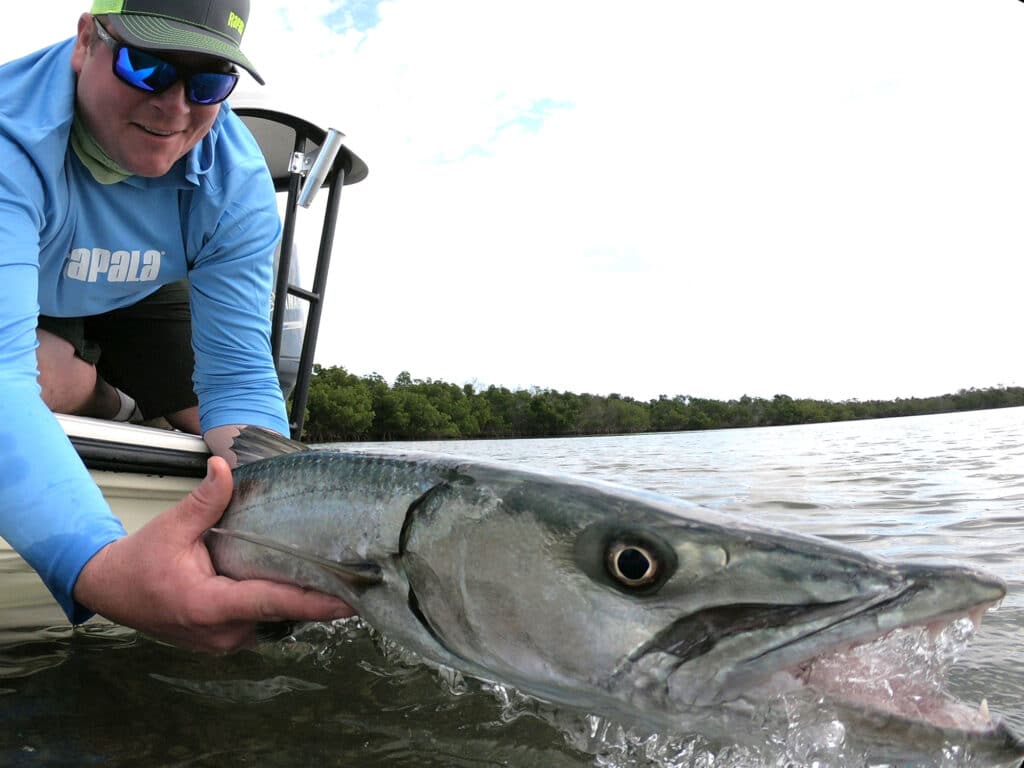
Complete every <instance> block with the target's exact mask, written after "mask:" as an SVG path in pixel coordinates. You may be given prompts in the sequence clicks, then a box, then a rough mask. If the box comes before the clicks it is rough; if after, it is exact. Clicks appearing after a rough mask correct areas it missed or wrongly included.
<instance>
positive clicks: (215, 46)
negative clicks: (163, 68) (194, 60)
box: [90, 0, 263, 85]
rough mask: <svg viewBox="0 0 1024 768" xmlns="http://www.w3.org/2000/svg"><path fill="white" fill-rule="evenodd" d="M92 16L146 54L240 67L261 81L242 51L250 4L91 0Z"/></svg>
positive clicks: (236, 1) (194, 0)
mask: <svg viewBox="0 0 1024 768" xmlns="http://www.w3.org/2000/svg"><path fill="white" fill-rule="evenodd" d="M90 13H92V15H93V16H103V22H104V25H105V26H106V28H107V29H108V30H109V31H111V32H113V33H115V34H116V35H117V36H118V37H119V38H120V39H121V40H122V41H123V42H124V43H125V44H127V45H130V46H133V47H135V48H140V49H142V50H144V51H182V52H187V53H201V54H203V55H206V56H216V57H217V58H219V59H225V60H226V61H230V62H231V63H233V64H237V65H238V66H240V67H242V69H244V70H246V71H247V72H248V73H249V74H250V75H252V76H253V78H254V79H255V80H256V82H258V83H259V84H260V85H263V78H262V77H260V75H259V73H258V72H257V71H256V68H255V67H253V65H252V63H251V62H250V61H249V59H247V58H246V56H245V54H244V53H242V51H241V49H240V48H239V47H238V46H239V45H240V44H241V42H242V33H243V32H245V25H246V22H247V21H248V20H249V0H93V4H92V9H91V10H90Z"/></svg>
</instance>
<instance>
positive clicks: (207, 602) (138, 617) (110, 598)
mask: <svg viewBox="0 0 1024 768" xmlns="http://www.w3.org/2000/svg"><path fill="white" fill-rule="evenodd" d="M232 487H233V484H232V478H231V470H230V469H229V468H228V465H227V463H226V462H225V461H224V459H222V458H220V457H217V456H215V457H213V458H211V459H210V460H209V462H208V463H207V473H206V479H205V480H203V482H202V483H201V484H200V485H199V487H197V488H196V489H195V490H194V491H192V493H190V494H189V495H188V496H187V497H185V498H184V499H183V500H182V501H181V502H179V503H178V504H176V505H175V506H173V507H171V508H170V509H169V510H167V511H166V512H163V513H162V514H161V515H159V516H158V517H156V518H154V519H153V520H151V521H150V522H149V523H147V524H146V525H145V526H143V527H142V528H140V529H139V530H138V531H136V532H135V533H132V534H130V535H128V536H126V537H124V538H123V539H119V540H118V541H115V542H113V543H111V544H108V545H107V546H106V547H104V548H103V549H101V550H100V551H99V552H97V553H96V555H95V556H94V557H93V558H92V559H91V560H90V561H89V562H88V563H86V565H85V567H84V568H83V569H82V572H81V573H80V574H79V577H78V582H77V583H76V584H75V593H74V594H75V599H76V600H77V601H78V602H79V603H81V604H82V605H84V606H86V607H87V608H89V609H91V610H93V611H95V612H96V613H98V614H100V615H101V616H104V617H106V618H108V619H110V620H111V621H114V622H117V623H118V624H123V625H125V626H128V627H133V628H135V629H138V630H139V631H140V632H143V633H144V634H146V635H150V636H152V637H154V638H157V639H159V640H164V641H166V642H169V643H173V644H174V645H178V646H182V647H184V648H192V649H196V650H203V651H212V652H221V653H223V652H227V651H232V650H235V649H237V648H240V647H243V646H245V645H249V644H251V643H253V642H254V641H255V638H256V625H257V623H259V622H266V621H285V620H293V621H325V620H329V619H335V618H342V617H345V616H351V615H353V611H352V609H351V607H349V606H348V605H347V604H346V603H344V602H342V601H341V600H339V599H338V598H335V597H331V596H329V595H325V594H321V593H319V592H313V591H309V590H305V589H301V588H299V587H295V586H290V585H286V584H277V583H275V582H271V581H263V580H258V579H250V580H246V581H235V580H233V579H229V578H227V577H225V576H218V575H217V574H216V572H215V571H214V569H213V564H212V563H211V562H210V555H209V553H208V552H207V550H206V545H205V544H204V543H203V533H204V532H205V531H206V529H207V528H209V527H210V526H212V525H214V524H215V523H216V522H217V520H219V519H220V516H221V515H222V514H223V512H224V509H225V507H227V505H228V502H229V501H230V499H231V491H232Z"/></svg>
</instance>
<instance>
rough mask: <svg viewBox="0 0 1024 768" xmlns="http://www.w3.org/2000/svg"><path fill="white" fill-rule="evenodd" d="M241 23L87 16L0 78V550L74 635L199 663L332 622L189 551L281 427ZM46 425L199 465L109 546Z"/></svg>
mask: <svg viewBox="0 0 1024 768" xmlns="http://www.w3.org/2000/svg"><path fill="white" fill-rule="evenodd" d="M248 10H249V9H248V2H247V0H95V2H94V3H93V7H92V9H91V13H87V14H83V15H82V16H81V18H80V19H79V22H78V34H77V35H76V37H75V38H73V39H72V40H69V41H66V42H64V43H60V44H57V45H55V46H52V47H50V48H47V49H44V50H42V51H40V52H37V53H35V54H32V55H30V56H28V57H25V58H23V59H20V60H18V61H14V62H10V63H8V64H6V65H4V66H3V67H0V157H2V158H3V162H2V163H0V431H2V432H3V433H4V434H3V436H2V443H0V444H2V445H3V449H2V450H3V456H2V459H0V535H2V536H3V537H4V538H6V539H7V540H8V541H9V542H10V543H11V545H12V546H14V547H15V549H16V550H17V551H18V552H19V553H20V554H21V555H22V556H23V557H24V558H25V559H26V560H27V561H28V562H29V563H30V564H31V565H32V566H33V567H34V568H35V569H36V570H37V571H38V572H39V574H40V576H41V577H42V578H43V581H44V582H45V583H46V585H47V586H48V587H49V588H50V590H51V591H52V592H53V594H54V596H55V597H56V598H57V600H58V602H59V603H60V604H61V606H62V607H63V608H64V610H65V612H66V613H67V615H68V617H69V618H70V619H71V620H72V621H73V622H80V621H83V620H84V619H85V618H87V617H88V616H89V615H91V614H92V613H100V614H101V615H103V616H106V617H107V618H109V619H111V620H114V621H117V622H119V623H122V624H125V625H128V626H132V627H135V628H138V629H140V630H142V631H144V632H146V633H148V634H152V635H154V636H157V637H160V638H162V639H165V640H168V641H170V642H174V643H178V644H182V645H187V646H190V647H195V648H201V649H207V650H217V651H224V650H230V649H232V648H235V647H238V646H240V645H242V644H245V643H247V642H249V641H250V640H251V639H252V637H253V635H254V631H255V625H256V623H257V622H261V621H268V620H280V619H300V620H302V619H327V618H333V617H336V616H343V615H349V614H350V613H351V611H350V609H349V608H348V606H346V605H345V604H344V603H341V602H340V601H338V600H336V599H334V598H331V597H328V596H326V595H320V594H316V593H310V592H305V591H303V590H300V589H297V588H292V587H287V586H285V585H279V584H271V583H269V582H262V581H257V580H253V581H246V582H234V581H231V580H229V579H224V578H221V577H218V576H216V575H215V574H214V572H213V569H212V567H211V565H210V561H209V557H208V556H207V553H206V550H205V547H204V546H203V543H202V534H203V531H204V530H205V529H206V528H207V527H209V526H210V525H212V524H213V523H214V522H215V521H216V520H217V519H218V518H219V516H220V514H221V512H222V511H223V509H224V507H225V506H226V504H227V501H228V499H229V498H230V493H231V475H230V470H229V463H231V462H233V460H234V457H233V454H232V453H231V450H230V446H231V441H232V439H233V437H234V436H235V435H236V434H237V433H238V430H239V428H241V427H242V426H243V425H249V424H253V425H258V426H262V427H267V428H269V429H274V430H277V431H278V432H282V433H284V432H286V430H287V419H286V417H285V412H284V403H283V400H282V397H281V393H280V389H279V387H278V383H277V377H276V374H275V372H274V368H273V363H272V360H271V356H270V350H269V310H268V304H269V296H270V285H271V271H272V254H273V248H274V245H275V243H276V240H277V238H278V235H279V231H280V222H279V220H278V216H277V209H276V204H275V201H274V194H273V189H272V185H271V182H270V178H269V174H268V172H267V170H266V168H265V166H264V163H263V158H262V155H261V154H260V152H259V149H258V147H257V146H256V144H255V141H254V140H253V139H252V137H251V136H250V135H249V134H248V133H247V131H246V130H245V128H244V127H243V126H242V125H241V122H240V120H239V119H238V118H237V116H235V115H234V114H233V113H232V112H231V111H230V108H229V107H227V105H226V104H225V102H224V100H225V99H226V98H227V96H228V95H229V94H230V93H231V90H232V88H233V87H234V84H235V82H236V81H237V79H238V74H237V73H236V71H235V67H236V66H238V67H241V68H243V69H245V70H247V71H248V72H249V73H250V74H251V75H252V76H253V77H254V78H256V79H257V80H258V81H259V82H261V83H262V80H261V79H260V77H259V75H258V74H257V72H256V70H255V69H254V68H253V65H252V64H251V63H250V62H249V60H248V59H247V58H246V57H245V56H244V54H243V53H242V51H241V50H240V48H239V44H240V42H241V39H242V33H243V31H244V29H245V24H246V21H247V18H248ZM186 278H187V280H188V287H187V288H183V287H182V286H183V285H184V283H183V282H182V281H184V280H185V279H186ZM184 291H187V293H183V292H184ZM189 300H190V304H191V331H190V330H189V327H190V325H189V323H190V321H189V317H190V315H189V309H188V308H189ZM37 324H38V329H37ZM190 339H191V345H190V344H189V340H190ZM190 346H191V348H192V349H194V353H195V360H194V373H193V361H192V359H191V356H190V355H191V350H190ZM142 360H144V361H145V365H140V364H139V361H142ZM193 384H194V392H193ZM136 400H137V401H136ZM51 410H52V411H57V412H65V413H79V414H84V415H93V416H100V417H106V418H119V419H122V420H128V419H138V418H141V417H147V418H149V417H154V416H165V417H166V418H167V419H168V420H170V421H171V423H172V424H174V425H175V426H178V427H179V428H181V429H183V430H187V431H192V432H201V433H202V435H203V437H204V439H205V440H206V442H207V444H208V445H209V446H210V449H211V451H212V452H213V453H214V454H215V456H214V457H213V458H211V459H210V462H209V465H208V474H207V478H206V480H205V481H204V482H203V484H202V485H201V486H200V487H199V488H198V489H197V490H196V491H195V492H193V494H191V495H190V496H189V497H188V498H186V499H185V500H183V501H182V502H181V503H179V504H178V505H176V506H175V507H173V508H172V509H170V510H168V511H167V512H166V513H164V514H163V515H161V516H160V517H158V518H157V519H156V520H154V521H153V522H152V523H151V524H150V525H148V526H146V527H145V528H143V529H142V530H140V531H138V532H137V533H134V534H132V535H128V536H126V535H125V534H124V529H123V528H122V526H121V524H120V522H119V521H118V520H117V519H116V518H115V517H114V516H113V515H112V513H111V512H110V509H109V507H108V506H107V504H106V502H105V501H104V499H103V498H102V496H101V494H100V492H99V489H98V488H97V487H96V486H95V484H94V483H92V481H91V479H90V477H89V474H88V472H87V471H86V469H85V468H84V466H83V465H82V462H81V461H80V460H79V458H78V456H77V454H76V453H75V451H74V449H73V447H72V446H71V444H70V442H69V441H68V440H67V438H66V437H65V435H64V433H63V431H62V430H61V428H60V426H59V424H58V423H57V421H56V419H55V418H54V417H53V415H52V413H51ZM140 411H141V413H140Z"/></svg>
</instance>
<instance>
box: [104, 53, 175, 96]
mask: <svg viewBox="0 0 1024 768" xmlns="http://www.w3.org/2000/svg"><path fill="white" fill-rule="evenodd" d="M115 71H116V72H117V76H118V77H120V78H121V79H122V80H124V81H125V82H126V83H128V85H131V86H134V87H136V88H138V89H140V90H143V91H150V92H151V93H160V92H161V91H166V90H167V89H168V88H170V87H171V86H172V85H174V82H175V81H176V80H177V79H178V70H177V69H175V67H174V65H173V64H171V63H170V62H167V61H164V60H163V59H161V58H160V57H158V56H153V55H152V54H149V53H146V52H145V51H140V50H138V49H136V48H128V47H126V46H122V47H121V48H120V49H118V51H117V59H116V65H115Z"/></svg>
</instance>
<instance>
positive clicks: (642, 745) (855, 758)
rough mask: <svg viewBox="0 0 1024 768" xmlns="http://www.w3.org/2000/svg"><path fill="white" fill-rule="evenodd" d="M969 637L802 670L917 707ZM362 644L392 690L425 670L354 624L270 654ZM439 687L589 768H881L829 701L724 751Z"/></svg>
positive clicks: (834, 658)
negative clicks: (552, 741) (536, 724)
mask: <svg viewBox="0 0 1024 768" xmlns="http://www.w3.org/2000/svg"><path fill="white" fill-rule="evenodd" d="M974 632H975V625H974V623H973V622H971V621H970V620H969V619H961V620H958V621H956V622H954V623H953V624H951V625H949V626H948V627H945V628H944V629H942V631H940V632H934V631H932V632H929V631H928V630H925V629H920V630H918V629H910V630H898V631H895V632H892V633H890V634H889V635H887V636H885V637H883V638H880V639H879V640H876V641H874V642H872V643H869V644H866V645H863V646H859V647H856V648H853V649H850V650H848V651H845V652H844V653H841V654H840V653H836V654H832V655H829V656H827V657H823V658H821V659H819V660H817V661H815V662H814V664H813V669H808V670H805V674H807V675H808V676H809V677H810V678H812V679H814V680H816V681H819V682H821V681H827V685H828V687H829V688H836V687H839V688H844V687H845V688H854V689H856V690H858V691H860V695H863V696H866V697H871V699H872V700H873V701H876V700H882V701H884V700H889V701H892V702H895V701H897V700H898V699H900V697H906V696H908V695H909V698H910V700H911V701H925V700H926V699H928V698H930V697H934V696H938V695H941V694H942V693H943V692H944V690H945V681H946V676H947V673H948V671H949V669H950V667H952V666H953V664H954V663H955V662H956V661H957V660H958V659H959V658H960V656H961V655H962V654H963V652H964V650H965V649H966V647H967V645H968V643H969V641H970V639H971V637H972V636H973V634H974ZM367 642H369V644H370V645H372V647H373V648H375V649H376V651H377V652H378V654H379V655H378V656H377V657H376V658H373V657H372V656H371V658H366V657H365V654H364V655H363V657H362V658H361V659H360V661H359V662H357V663H358V664H359V666H360V667H361V668H362V669H364V670H366V671H369V672H372V673H373V674H374V675H378V676H380V677H382V678H387V679H389V680H392V681H394V682H396V683H401V682H402V681H403V680H406V679H408V677H409V676H410V675H419V674H422V673H423V671H424V666H425V662H424V661H423V660H422V659H421V658H420V657H419V656H417V655H416V654H414V653H412V652H410V651H408V650H406V649H404V648H402V647H401V646H399V645H398V644H397V643H394V642H392V641H390V640H388V639H387V638H385V637H383V636H382V635H380V634H379V633H378V632H376V631H375V630H373V629H372V628H371V627H370V626H369V625H367V624H366V623H365V622H364V621H362V620H361V619H358V618H353V619H343V620H338V621H335V622H332V623H329V624H310V625H304V626H302V627H300V628H299V629H298V631H296V632H295V633H294V634H293V635H291V636H290V637H288V638H286V639H285V640H284V641H281V642H279V643H277V644H276V645H275V648H274V650H273V653H274V655H278V656H280V657H281V658H283V659H286V660H291V661H296V660H299V661H304V662H307V663H312V664H314V665H316V666H318V667H321V668H324V669H328V670H330V669H332V668H334V667H335V665H336V664H338V663H346V664H351V663H352V662H351V659H352V655H351V653H349V651H350V650H351V649H350V646H351V645H352V644H354V643H367ZM429 666H430V667H432V668H433V669H434V670H435V679H436V681H437V683H438V685H439V686H440V687H441V688H442V689H443V690H444V691H445V692H446V693H447V694H449V695H453V696H457V697H462V696H478V697H486V698H488V699H489V700H490V701H491V702H493V703H494V704H496V712H495V715H494V719H493V721H491V726H492V727H494V728H499V729H500V728H507V727H509V726H510V725H511V724H512V723H514V722H516V721H519V720H521V719H523V718H532V719H535V720H538V721H540V722H543V723H544V724H546V725H547V726H548V727H550V728H552V729H554V730H555V731H557V732H558V734H559V735H560V736H561V738H562V739H563V740H564V741H565V743H566V744H567V745H568V746H569V747H571V748H572V749H573V750H575V751H577V752H579V753H580V754H581V755H587V756H590V757H591V758H592V761H593V765H594V766H595V768H875V767H876V766H877V768H884V764H880V763H877V762H872V761H871V760H869V759H868V757H867V756H866V754H865V753H864V752H862V751H858V750H857V749H854V748H852V747H851V741H850V739H849V738H848V737H849V734H848V732H847V730H848V726H847V724H846V723H845V722H844V721H843V718H842V716H841V715H840V714H839V712H838V711H837V710H836V708H834V707H833V706H832V705H831V704H830V700H829V697H828V696H827V695H820V696H799V695H792V694H787V695H781V696H777V697H774V698H772V699H770V700H769V701H767V702H766V703H765V704H764V705H763V706H762V707H761V708H760V709H759V711H758V712H757V713H756V716H755V718H754V725H753V726H752V727H754V728H756V729H757V733H758V734H759V740H760V744H759V745H757V746H750V745H749V744H739V743H735V744H729V743H721V742H715V741H712V740H709V739H707V738H705V737H704V736H701V735H693V734H691V735H684V736H669V735H665V734H658V733H650V732H644V731H642V730H639V729H633V728H628V727H625V726H623V725H621V724H620V723H617V722H615V721H614V720H609V719H607V718H604V717H599V716H596V715H589V714H584V713H577V712H573V711H571V710H569V709H567V708H564V707H556V706H554V705H551V704H548V703H546V702H543V701H540V700H538V699H535V698H533V697H530V696H527V695H525V694H523V693H522V692H520V691H519V690H517V689H515V688H513V687H510V686H506V685H502V684H498V683H492V682H485V681H480V680H476V679H472V678H466V677H465V676H464V675H462V674H461V673H460V672H458V671H457V670H454V669H451V668H449V667H438V666H437V665H433V664H431V665H429ZM935 764H936V765H938V766H940V767H941V768H965V767H966V766H971V765H973V761H972V760H971V756H970V755H969V754H968V753H967V752H966V751H965V750H964V749H963V748H962V747H958V746H955V745H947V746H946V748H945V749H944V750H943V751H942V754H940V755H936V761H935Z"/></svg>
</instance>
